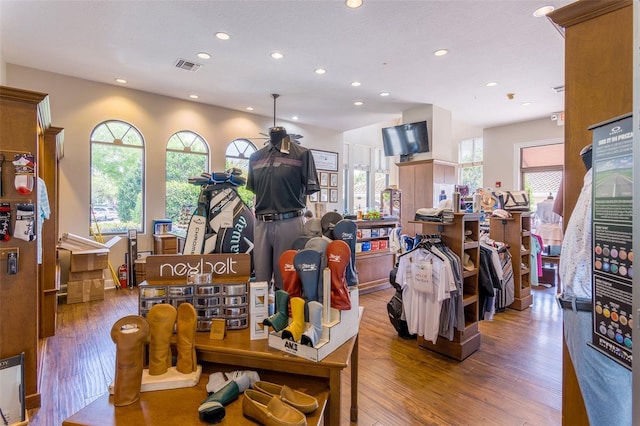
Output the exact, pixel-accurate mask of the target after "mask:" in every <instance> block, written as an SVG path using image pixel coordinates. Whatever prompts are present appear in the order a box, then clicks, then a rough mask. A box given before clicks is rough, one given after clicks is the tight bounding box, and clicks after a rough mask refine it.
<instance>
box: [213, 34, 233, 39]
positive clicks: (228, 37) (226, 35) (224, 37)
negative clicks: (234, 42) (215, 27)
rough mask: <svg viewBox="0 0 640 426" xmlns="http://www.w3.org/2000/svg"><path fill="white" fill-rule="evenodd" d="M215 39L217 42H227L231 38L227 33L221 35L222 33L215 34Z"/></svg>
mask: <svg viewBox="0 0 640 426" xmlns="http://www.w3.org/2000/svg"><path fill="white" fill-rule="evenodd" d="M216 38H217V39H219V40H229V39H230V38H231V36H230V35H229V34H227V33H223V32H217V33H216Z"/></svg>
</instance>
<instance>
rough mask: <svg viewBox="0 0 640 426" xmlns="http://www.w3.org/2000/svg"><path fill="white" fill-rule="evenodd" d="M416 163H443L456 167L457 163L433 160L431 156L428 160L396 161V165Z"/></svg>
mask: <svg viewBox="0 0 640 426" xmlns="http://www.w3.org/2000/svg"><path fill="white" fill-rule="evenodd" d="M418 164H443V165H445V166H453V167H458V163H454V162H451V161H444V160H435V159H433V158H429V159H428V160H416V161H405V162H403V163H396V166H398V167H403V166H417V165H418Z"/></svg>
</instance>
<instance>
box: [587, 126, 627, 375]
mask: <svg viewBox="0 0 640 426" xmlns="http://www.w3.org/2000/svg"><path fill="white" fill-rule="evenodd" d="M589 129H590V130H592V131H593V225H592V226H593V233H592V234H593V340H592V343H591V344H592V346H593V347H594V348H596V349H598V350H599V351H600V352H602V353H604V354H606V355H607V356H609V357H611V358H612V359H614V360H616V361H617V362H619V363H620V364H622V365H624V366H625V367H627V368H629V369H631V366H632V359H633V358H632V353H633V351H632V349H633V340H632V333H631V331H632V329H633V321H634V320H635V318H633V315H632V311H633V246H632V236H633V228H632V216H633V122H632V115H631V114H628V115H624V116H621V117H616V118H614V119H612V120H609V121H607V122H604V123H599V124H596V125H593V126H591V127H590V128H589Z"/></svg>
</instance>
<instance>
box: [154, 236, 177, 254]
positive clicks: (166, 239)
mask: <svg viewBox="0 0 640 426" xmlns="http://www.w3.org/2000/svg"><path fill="white" fill-rule="evenodd" d="M153 254H178V236H177V235H173V234H153Z"/></svg>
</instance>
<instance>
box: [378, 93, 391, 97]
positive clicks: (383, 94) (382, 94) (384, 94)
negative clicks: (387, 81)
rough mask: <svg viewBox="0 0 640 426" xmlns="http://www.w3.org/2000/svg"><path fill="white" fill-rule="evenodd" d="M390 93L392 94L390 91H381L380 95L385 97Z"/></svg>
mask: <svg viewBox="0 0 640 426" xmlns="http://www.w3.org/2000/svg"><path fill="white" fill-rule="evenodd" d="M389 95H390V93H389V92H381V93H380V96H383V97H384V96H389Z"/></svg>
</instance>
